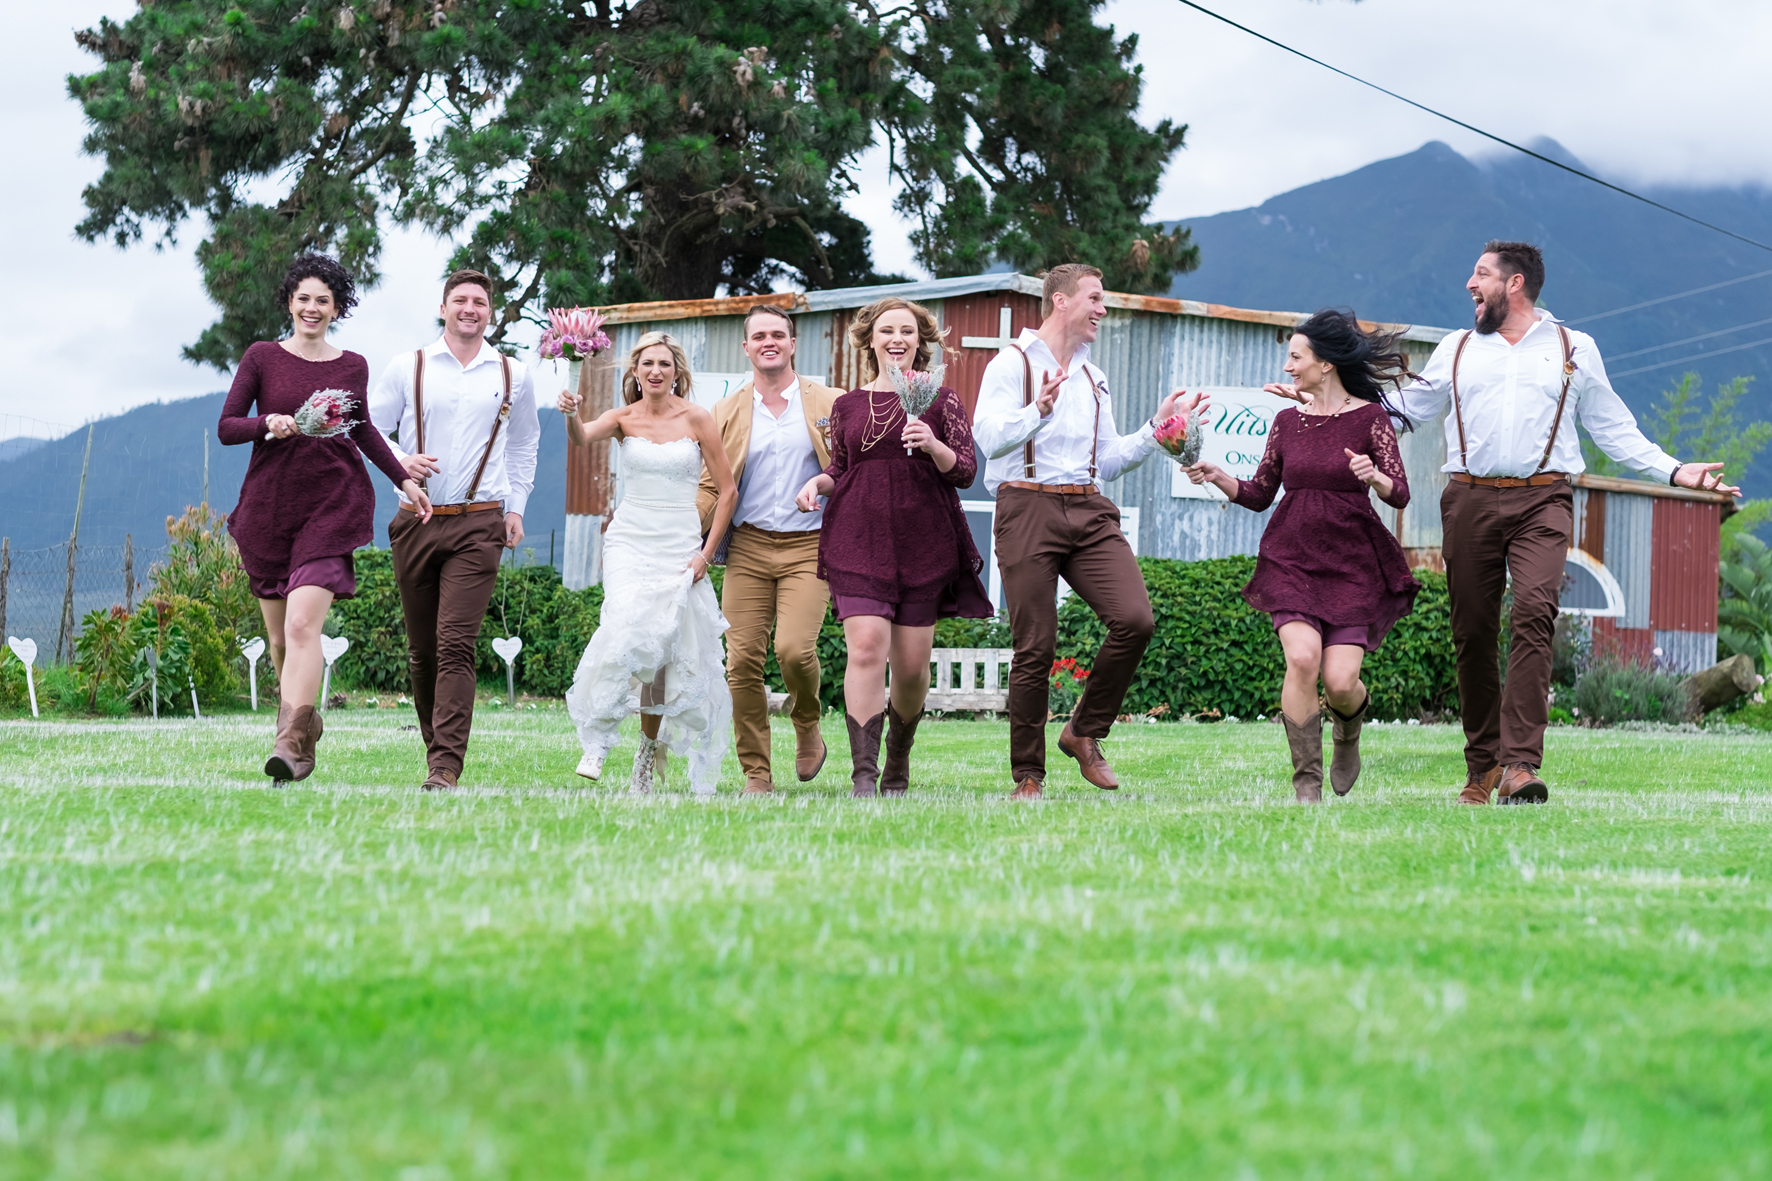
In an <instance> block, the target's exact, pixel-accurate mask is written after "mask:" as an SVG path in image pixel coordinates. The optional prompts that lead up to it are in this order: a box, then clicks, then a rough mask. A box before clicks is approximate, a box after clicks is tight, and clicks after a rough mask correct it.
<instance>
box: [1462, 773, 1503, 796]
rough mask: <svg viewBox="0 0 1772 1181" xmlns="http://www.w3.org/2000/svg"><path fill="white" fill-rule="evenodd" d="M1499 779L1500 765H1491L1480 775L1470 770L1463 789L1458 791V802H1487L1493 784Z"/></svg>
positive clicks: (1493, 787)
mask: <svg viewBox="0 0 1772 1181" xmlns="http://www.w3.org/2000/svg"><path fill="white" fill-rule="evenodd" d="M1500 781H1501V768H1500V767H1491V768H1489V769H1488V770H1487V771H1485V772H1483V773H1482V774H1481V775H1478V774H1477V773H1476V772H1475V771H1472V772H1470V773H1469V776H1468V778H1466V779H1465V781H1464V790H1463V791H1461V792H1459V793H1458V802H1459V803H1461V804H1487V803H1488V802H1489V795H1490V793H1491V792H1493V791H1494V790H1495V785H1496V784H1497V783H1499V782H1500Z"/></svg>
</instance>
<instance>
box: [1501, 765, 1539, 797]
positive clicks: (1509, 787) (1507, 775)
mask: <svg viewBox="0 0 1772 1181" xmlns="http://www.w3.org/2000/svg"><path fill="white" fill-rule="evenodd" d="M1548 799H1550V788H1548V787H1546V786H1545V785H1544V780H1542V779H1540V778H1539V777H1538V769H1537V768H1536V767H1531V766H1528V765H1527V764H1525V763H1513V764H1511V765H1509V766H1506V767H1503V768H1502V769H1501V783H1500V784H1499V786H1498V789H1497V791H1496V793H1495V802H1496V803H1498V804H1542V803H1544V802H1545V801H1546V800H1548Z"/></svg>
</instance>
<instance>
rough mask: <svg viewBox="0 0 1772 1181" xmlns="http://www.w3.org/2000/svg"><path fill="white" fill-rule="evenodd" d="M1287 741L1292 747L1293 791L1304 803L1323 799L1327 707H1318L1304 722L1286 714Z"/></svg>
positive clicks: (1319, 801)
mask: <svg viewBox="0 0 1772 1181" xmlns="http://www.w3.org/2000/svg"><path fill="white" fill-rule="evenodd" d="M1280 721H1282V722H1284V723H1285V724H1286V745H1287V746H1289V747H1291V748H1292V794H1293V795H1295V796H1297V797H1298V802H1299V803H1301V804H1318V803H1321V802H1322V801H1323V711H1322V710H1318V711H1317V712H1316V713H1314V714H1312V715H1311V716H1310V717H1308V718H1306V719H1305V720H1304V721H1303V723H1299V722H1295V721H1293V720H1292V719H1291V718H1289V717H1287V716H1286V715H1285V714H1283V713H1282V714H1281V715H1280Z"/></svg>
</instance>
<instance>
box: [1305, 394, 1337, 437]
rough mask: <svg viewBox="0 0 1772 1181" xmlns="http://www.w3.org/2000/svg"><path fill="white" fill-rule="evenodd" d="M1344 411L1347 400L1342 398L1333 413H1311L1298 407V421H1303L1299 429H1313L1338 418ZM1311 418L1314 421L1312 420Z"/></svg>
mask: <svg viewBox="0 0 1772 1181" xmlns="http://www.w3.org/2000/svg"><path fill="white" fill-rule="evenodd" d="M1346 411H1347V400H1344V401H1343V402H1342V403H1341V405H1340V406H1338V407H1336V408H1335V412H1334V413H1333V414H1312V413H1310V412H1309V411H1307V410H1303V409H1300V410H1299V412H1298V417H1299V419H1300V421H1301V422H1302V423H1303V426H1302V427H1301V429H1302V430H1307V431H1314V430H1316V429H1317V428H1318V427H1320V426H1322V425H1324V424H1325V423H1331V422H1334V421H1335V420H1336V419H1338V418H1340V417H1341V416H1342V414H1343V413H1345V412H1346ZM1313 419H1314V420H1315V421H1312V420H1313Z"/></svg>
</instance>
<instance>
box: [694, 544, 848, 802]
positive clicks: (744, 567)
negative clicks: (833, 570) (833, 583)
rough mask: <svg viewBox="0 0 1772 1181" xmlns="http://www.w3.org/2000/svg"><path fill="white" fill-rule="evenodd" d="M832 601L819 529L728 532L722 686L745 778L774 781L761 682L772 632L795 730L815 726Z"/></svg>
mask: <svg viewBox="0 0 1772 1181" xmlns="http://www.w3.org/2000/svg"><path fill="white" fill-rule="evenodd" d="M830 601H831V592H830V588H829V587H828V586H826V585H825V583H824V581H823V580H822V579H820V578H819V577H818V530H816V529H812V530H808V531H806V532H804V533H772V532H769V531H767V530H763V529H756V528H753V527H751V526H750V525H740V526H739V527H738V528H737V529H736V530H734V531H733V534H732V544H731V545H730V546H729V547H728V548H727V551H726V580H725V583H724V585H723V586H722V587H721V591H720V610H721V611H722V612H723V613H724V614H725V616H726V622H727V624H728V625H729V626H728V628H727V632H726V683H727V685H728V686H730V687H731V689H732V728H733V731H734V738H735V744H736V746H737V748H738V765H739V766H740V767H741V768H743V770H744V774H745V778H746V779H767V780H770V781H771V782H773V779H772V776H771V774H770V764H769V697H768V690H767V688H766V687H765V686H764V684H763V665H764V662H765V661H767V660H768V659H769V632H770V629H771V628H774V630H775V658H776V660H777V662H779V663H780V665H781V678H782V683H783V686H784V687H785V688H786V689H787V691H788V692H789V693H791V694H793V697H794V709H793V715H792V716H793V721H794V726H795V727H796V728H797V729H800V730H804V729H806V728H808V727H812V728H816V727H817V726H818V717H819V703H818V686H819V676H820V669H819V666H818V631H819V628H820V627H822V626H823V625H824V617H825V610H826V608H827V607H829V605H830Z"/></svg>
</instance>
